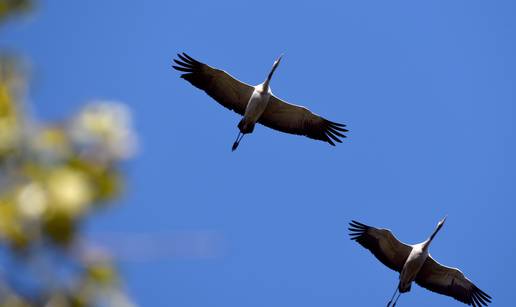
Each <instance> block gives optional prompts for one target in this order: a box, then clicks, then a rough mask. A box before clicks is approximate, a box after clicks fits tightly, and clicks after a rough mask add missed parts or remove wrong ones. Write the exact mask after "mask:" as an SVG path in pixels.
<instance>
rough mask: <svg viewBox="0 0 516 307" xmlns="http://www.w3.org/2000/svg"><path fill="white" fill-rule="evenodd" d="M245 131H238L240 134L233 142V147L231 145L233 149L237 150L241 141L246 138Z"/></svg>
mask: <svg viewBox="0 0 516 307" xmlns="http://www.w3.org/2000/svg"><path fill="white" fill-rule="evenodd" d="M244 135H245V133H242V132H240V131H238V135H237V137H236V140H235V142H234V143H233V147H231V151H235V150H236V149H237V147H238V144H240V141H241V140H242V139H243V138H244Z"/></svg>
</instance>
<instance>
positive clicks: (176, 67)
mask: <svg viewBox="0 0 516 307" xmlns="http://www.w3.org/2000/svg"><path fill="white" fill-rule="evenodd" d="M172 67H173V68H174V69H175V70H179V71H182V72H192V70H191V69H188V68H184V67H179V66H175V65H172Z"/></svg>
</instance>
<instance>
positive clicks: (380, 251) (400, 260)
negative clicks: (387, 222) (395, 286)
mask: <svg viewBox="0 0 516 307" xmlns="http://www.w3.org/2000/svg"><path fill="white" fill-rule="evenodd" d="M349 226H350V227H349V228H348V230H349V231H350V233H349V235H350V236H351V240H355V241H357V242H358V243H359V244H360V245H362V246H363V247H365V248H367V249H368V250H369V251H371V253H373V255H375V257H376V258H378V260H380V261H381V262H382V263H383V264H385V265H386V266H388V267H389V268H390V269H392V270H394V271H398V272H401V270H402V269H403V265H404V264H405V261H406V260H407V258H408V256H409V255H410V252H411V251H412V247H411V246H410V245H408V244H405V243H403V242H400V241H399V240H398V239H396V237H395V236H394V235H393V234H392V233H391V232H390V231H389V230H387V229H378V228H374V227H371V226H367V225H364V224H362V223H360V222H357V221H351V223H349Z"/></svg>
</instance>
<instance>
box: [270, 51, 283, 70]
mask: <svg viewBox="0 0 516 307" xmlns="http://www.w3.org/2000/svg"><path fill="white" fill-rule="evenodd" d="M282 58H283V53H282V54H281V55H280V56H279V57H278V58H277V59H276V61H274V64H273V65H272V66H274V67H278V65H279V63H280V62H281V59H282Z"/></svg>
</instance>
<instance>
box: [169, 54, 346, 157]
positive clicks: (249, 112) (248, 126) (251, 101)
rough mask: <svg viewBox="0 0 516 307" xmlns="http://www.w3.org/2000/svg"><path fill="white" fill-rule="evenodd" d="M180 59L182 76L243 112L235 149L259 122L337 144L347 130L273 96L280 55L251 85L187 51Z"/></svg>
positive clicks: (179, 66) (178, 64)
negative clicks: (260, 77) (260, 81)
mask: <svg viewBox="0 0 516 307" xmlns="http://www.w3.org/2000/svg"><path fill="white" fill-rule="evenodd" d="M177 56H178V58H179V60H177V59H174V62H175V63H176V64H177V65H172V67H173V68H174V69H176V70H178V71H181V72H184V73H183V74H182V75H181V78H183V79H185V80H186V81H188V82H190V83H191V84H192V85H193V86H195V87H197V88H199V89H201V90H203V91H205V92H206V94H208V95H209V96H210V97H212V98H213V99H215V100H216V101H217V102H218V103H220V104H221V105H222V106H224V107H226V108H228V109H230V110H233V111H235V112H236V113H238V114H240V115H243V118H242V119H241V120H240V122H239V123H238V129H239V132H238V135H237V138H236V140H235V142H234V143H233V147H232V150H233V151H234V150H235V149H236V148H237V147H238V144H239V143H240V141H241V140H242V138H243V137H244V135H246V134H248V133H252V132H253V130H254V126H255V124H256V123H257V122H258V123H260V124H262V125H264V126H267V127H269V128H272V129H274V130H278V131H282V132H286V133H291V134H297V135H305V136H307V137H309V138H312V139H315V140H321V141H324V142H327V143H329V144H330V145H333V146H335V142H338V143H342V141H341V140H340V138H344V137H346V136H345V135H344V134H343V133H344V132H347V131H348V130H347V129H345V128H344V127H346V125H344V124H339V123H335V122H332V121H329V120H327V119H325V118H323V117H321V116H319V115H317V114H314V113H312V112H310V110H308V109H307V108H305V107H302V106H298V105H294V104H290V103H288V102H286V101H283V100H281V99H279V98H278V97H276V96H274V95H273V94H272V92H271V89H270V87H269V83H270V81H271V78H272V75H273V74H274V71H275V70H276V68H277V67H278V65H279V64H280V62H281V58H282V56H280V57H279V58H278V59H277V60H276V61H275V62H274V64H273V65H272V69H271V71H270V73H269V74H268V75H267V78H266V79H265V81H264V82H263V83H260V84H258V85H256V86H251V85H248V84H246V83H244V82H242V81H239V80H237V79H235V78H234V77H232V76H231V75H230V74H228V73H227V72H225V71H222V70H220V69H217V68H213V67H211V66H208V65H206V64H204V63H201V62H199V61H197V60H195V59H193V58H192V57H190V56H189V55H187V54H186V53H184V52H183V53H182V54H177Z"/></svg>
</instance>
